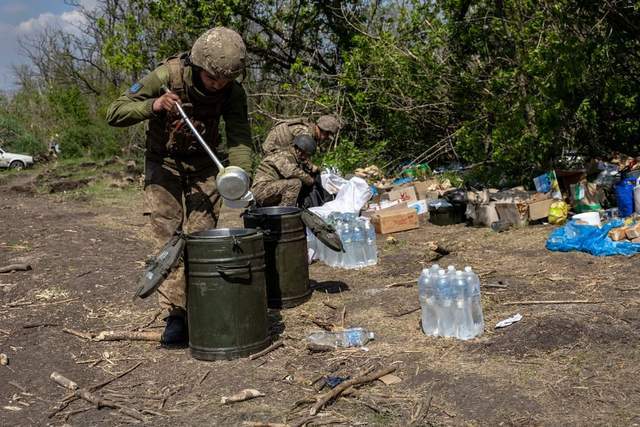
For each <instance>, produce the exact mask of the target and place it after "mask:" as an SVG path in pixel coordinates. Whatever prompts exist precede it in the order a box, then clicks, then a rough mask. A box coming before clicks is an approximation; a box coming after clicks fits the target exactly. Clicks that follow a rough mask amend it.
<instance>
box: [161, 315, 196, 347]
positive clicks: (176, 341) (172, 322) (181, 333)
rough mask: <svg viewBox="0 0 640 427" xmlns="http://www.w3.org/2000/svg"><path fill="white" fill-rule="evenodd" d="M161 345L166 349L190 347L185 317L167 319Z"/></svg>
mask: <svg viewBox="0 0 640 427" xmlns="http://www.w3.org/2000/svg"><path fill="white" fill-rule="evenodd" d="M160 343H161V344H162V346H163V347H164V348H185V347H187V346H188V345H189V330H188V329H187V322H186V320H185V318H184V316H169V317H167V326H165V328H164V332H163V333H162V338H161V340H160Z"/></svg>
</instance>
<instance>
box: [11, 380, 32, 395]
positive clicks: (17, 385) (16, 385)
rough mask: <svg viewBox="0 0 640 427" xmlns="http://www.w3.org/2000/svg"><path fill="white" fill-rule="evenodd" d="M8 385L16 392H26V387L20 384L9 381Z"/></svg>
mask: <svg viewBox="0 0 640 427" xmlns="http://www.w3.org/2000/svg"><path fill="white" fill-rule="evenodd" d="M8 384H9V385H12V386H14V387H15V388H17V389H18V390H20V391H21V392H23V393H26V392H27V389H26V387H23V386H21V385H20V384H18V383H17V382H15V381H9V382H8Z"/></svg>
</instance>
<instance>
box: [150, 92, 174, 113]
mask: <svg viewBox="0 0 640 427" xmlns="http://www.w3.org/2000/svg"><path fill="white" fill-rule="evenodd" d="M176 102H177V103H178V104H179V103H180V97H179V96H178V95H176V94H175V93H173V92H166V93H165V94H164V95H162V96H161V97H160V98H156V100H155V101H153V106H152V108H153V112H154V113H159V112H161V111H162V110H165V111H172V110H173V109H174V105H175V104H176Z"/></svg>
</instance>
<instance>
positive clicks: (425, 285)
mask: <svg viewBox="0 0 640 427" xmlns="http://www.w3.org/2000/svg"><path fill="white" fill-rule="evenodd" d="M420 278H421V283H419V287H420V294H419V300H420V308H421V323H422V331H423V332H424V333H425V334H426V335H437V334H438V313H437V311H436V298H435V286H436V284H437V276H436V277H434V276H433V275H432V274H431V272H430V270H429V269H426V268H425V269H424V270H422V274H421V275H420Z"/></svg>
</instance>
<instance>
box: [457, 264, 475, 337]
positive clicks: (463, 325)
mask: <svg viewBox="0 0 640 427" xmlns="http://www.w3.org/2000/svg"><path fill="white" fill-rule="evenodd" d="M466 279H467V278H466V275H465V273H464V272H462V271H456V274H455V279H454V281H453V293H454V318H455V325H456V334H455V336H456V338H459V339H461V340H468V339H470V338H473V337H474V336H475V332H476V331H475V329H474V324H473V319H472V314H471V298H470V293H469V287H468V286H467V280H466Z"/></svg>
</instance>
